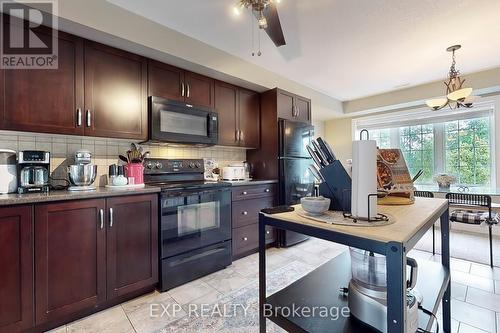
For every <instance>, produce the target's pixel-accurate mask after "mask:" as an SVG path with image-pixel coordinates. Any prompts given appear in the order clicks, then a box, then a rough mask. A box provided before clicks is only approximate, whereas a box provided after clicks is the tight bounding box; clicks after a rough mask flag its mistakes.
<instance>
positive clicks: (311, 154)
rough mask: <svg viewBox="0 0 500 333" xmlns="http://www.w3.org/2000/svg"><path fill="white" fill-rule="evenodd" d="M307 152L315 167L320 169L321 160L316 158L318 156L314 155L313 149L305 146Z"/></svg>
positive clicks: (321, 165)
mask: <svg viewBox="0 0 500 333" xmlns="http://www.w3.org/2000/svg"><path fill="white" fill-rule="evenodd" d="M306 149H307V151H308V152H309V155H310V156H311V158H312V159H313V161H314V163H316V166H317V167H318V168H319V169H321V168H322V167H323V164H321V160H320V159H319V158H318V155H316V152H315V151H314V149H312V148H311V146H309V145H307V146H306Z"/></svg>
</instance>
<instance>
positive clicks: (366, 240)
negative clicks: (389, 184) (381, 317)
mask: <svg viewBox="0 0 500 333" xmlns="http://www.w3.org/2000/svg"><path fill="white" fill-rule="evenodd" d="M378 212H379V213H383V214H388V215H391V216H392V217H393V218H394V219H395V223H393V224H390V225H385V226H378V227H352V226H346V225H335V224H327V223H323V222H317V221H314V220H311V219H306V218H303V217H301V216H299V215H298V214H297V213H296V212H287V213H279V214H273V215H268V214H264V213H260V218H259V311H260V313H259V317H260V318H259V324H260V332H261V333H264V332H266V318H267V319H269V320H271V321H273V322H274V323H276V324H278V325H279V326H280V327H282V328H284V329H285V330H287V331H288V332H314V333H316V332H318V333H319V332H334V333H336V332H339V333H340V332H342V333H350V332H357V333H364V332H370V331H371V330H370V328H368V327H367V326H365V325H363V324H361V323H360V322H359V321H358V320H356V319H354V318H352V317H349V316H343V315H341V314H340V312H341V310H342V309H346V308H347V297H345V296H343V295H341V293H340V291H339V290H340V288H341V287H347V286H348V282H349V280H350V277H351V266H350V256H349V254H348V253H344V254H341V255H339V256H337V257H336V258H333V259H332V260H330V261H329V262H327V263H325V264H323V265H322V266H320V267H319V268H317V269H315V270H313V271H312V272H310V273H309V274H307V275H306V276H304V277H302V278H301V279H299V280H297V281H295V282H294V283H292V284H291V285H289V286H287V287H285V288H284V289H282V290H280V291H278V292H276V293H274V294H272V295H267V293H266V244H265V236H266V230H265V228H266V226H267V225H269V226H273V227H276V228H279V229H284V230H290V231H295V232H299V233H302V234H306V235H309V236H312V237H317V238H321V239H324V240H328V241H332V242H335V243H340V244H344V245H348V246H352V247H356V248H359V249H364V250H368V251H372V252H375V253H379V254H383V255H385V256H386V263H387V267H386V268H387V301H388V302H387V304H388V305H387V307H388V308H387V329H388V333H396V332H397V333H404V332H405V321H406V254H407V253H408V251H410V250H411V249H412V248H413V247H414V246H415V244H417V242H418V241H419V240H420V239H421V238H422V236H423V235H424V234H425V232H426V231H427V230H428V229H429V228H431V227H432V225H433V224H434V223H435V222H436V220H438V219H439V220H440V223H441V241H442V256H441V263H439V262H434V261H425V260H417V261H418V282H417V285H416V289H417V290H418V291H419V292H420V294H421V295H422V296H423V302H422V307H423V308H425V309H427V310H429V311H431V312H432V313H433V314H436V313H437V311H438V308H439V305H440V303H441V302H442V305H443V327H442V328H441V330H440V331H441V332H443V331H444V332H446V333H448V332H450V331H451V319H450V305H451V304H450V296H451V291H450V289H451V288H450V247H449V216H448V201H447V200H444V199H435V198H432V199H431V198H416V201H415V203H414V204H413V205H408V206H378ZM314 307H316V308H318V307H322V308H323V309H324V308H327V309H337V310H338V311H337V312H335V315H334V316H332V311H330V312H329V315H327V316H325V315H318V313H316V314H315V315H312V313H311V312H310V310H311V309H313V308H314ZM303 308H306V309H308V311H306V312H305V314H304V312H301V311H300V310H299V311H297V312H295V313H293V312H290V310H292V311H293V309H303ZM283 309H287V311H286V312H285V311H282V310H283ZM297 314H298V315H297ZM418 321H419V327H420V328H422V329H424V330H427V331H429V330H431V328H432V325H433V317H432V316H430V315H429V314H426V313H424V312H423V311H421V310H419V313H418Z"/></svg>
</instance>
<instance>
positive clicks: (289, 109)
mask: <svg viewBox="0 0 500 333" xmlns="http://www.w3.org/2000/svg"><path fill="white" fill-rule="evenodd" d="M294 97H295V96H294V95H293V94H290V93H287V92H285V91H282V90H278V96H277V98H278V118H283V119H289V120H295V109H294V107H295V105H294V104H293V102H294Z"/></svg>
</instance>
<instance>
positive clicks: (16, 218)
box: [0, 206, 33, 333]
mask: <svg viewBox="0 0 500 333" xmlns="http://www.w3.org/2000/svg"><path fill="white" fill-rule="evenodd" d="M31 210H32V206H17V207H9V208H1V209H0V270H1V272H2V273H1V274H0V332H5V333H7V332H9V333H10V332H21V331H24V330H26V329H28V328H30V327H32V326H33V230H32V227H33V221H32V214H31Z"/></svg>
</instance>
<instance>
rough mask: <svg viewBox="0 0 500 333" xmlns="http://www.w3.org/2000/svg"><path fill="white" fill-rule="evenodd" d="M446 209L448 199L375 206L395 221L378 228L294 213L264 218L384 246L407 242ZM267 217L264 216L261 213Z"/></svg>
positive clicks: (417, 199) (418, 199)
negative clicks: (343, 223) (324, 220)
mask: <svg viewBox="0 0 500 333" xmlns="http://www.w3.org/2000/svg"><path fill="white" fill-rule="evenodd" d="M447 209H448V200H446V199H437V198H415V203H414V204H412V205H400V206H381V205H378V206H377V211H378V212H379V213H382V214H386V215H390V216H391V217H392V218H394V220H395V222H394V223H393V224H388V225H384V226H377V227H360V226H346V225H337V224H328V223H324V222H320V221H315V220H312V219H308V218H306V217H302V216H300V215H298V214H297V212H295V211H293V212H287V213H279V214H273V215H267V216H269V217H271V218H273V219H279V220H284V221H286V222H288V223H294V224H302V225H308V226H310V227H317V228H321V229H325V230H331V231H336V232H339V233H344V234H348V235H352V236H356V237H360V238H364V239H369V240H375V241H379V242H383V243H388V242H400V243H406V242H408V241H409V240H410V239H411V238H412V237H413V236H414V235H415V234H417V233H418V232H419V231H420V230H421V229H422V228H424V227H425V226H426V224H427V223H429V221H430V220H433V221H436V220H438V219H439V217H440V216H441V214H443V213H444V212H445V211H446V210H447ZM264 215H266V214H264Z"/></svg>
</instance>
